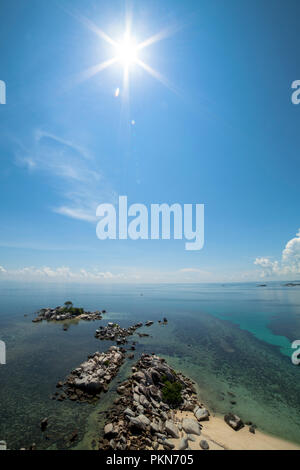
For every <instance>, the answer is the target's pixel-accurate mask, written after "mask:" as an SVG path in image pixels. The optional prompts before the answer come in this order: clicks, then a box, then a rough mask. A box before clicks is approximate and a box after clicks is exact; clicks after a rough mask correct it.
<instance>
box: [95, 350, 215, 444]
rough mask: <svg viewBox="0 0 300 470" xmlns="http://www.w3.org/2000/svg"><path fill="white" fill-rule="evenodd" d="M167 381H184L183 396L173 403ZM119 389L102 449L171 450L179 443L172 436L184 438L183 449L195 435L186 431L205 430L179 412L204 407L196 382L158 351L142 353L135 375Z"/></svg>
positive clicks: (182, 384) (110, 412) (108, 419)
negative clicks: (170, 363)
mask: <svg viewBox="0 0 300 470" xmlns="http://www.w3.org/2000/svg"><path fill="white" fill-rule="evenodd" d="M166 384H180V387H179V388H177V390H180V392H178V393H180V395H181V400H178V397H177V399H176V402H175V403H172V400H171V398H172V397H171V396H170V397H169V399H168V395H167V394H166V393H165V390H166ZM118 393H119V394H120V398H119V399H118V404H117V406H114V407H113V408H111V409H110V410H109V412H108V413H107V425H106V427H105V429H104V435H103V437H102V438H101V439H100V443H99V448H100V449H103V450H112V449H113V450H141V449H154V450H156V449H165V450H171V449H173V448H174V447H175V446H174V443H172V439H174V438H176V439H179V438H181V440H180V445H179V446H180V447H181V449H182V450H183V449H187V448H188V440H189V439H190V440H192V439H193V437H192V436H187V435H185V433H186V434H196V435H200V433H201V424H200V423H199V421H198V420H197V419H196V418H195V419H189V420H182V419H181V418H179V417H178V415H177V413H176V412H177V411H178V410H182V411H183V410H185V408H186V407H187V406H188V407H192V409H193V410H194V409H196V410H198V409H203V408H202V407H201V405H200V404H199V402H198V398H197V394H196V391H195V389H194V387H193V383H192V382H191V380H189V379H188V378H186V377H184V376H183V375H182V374H180V373H176V372H175V371H174V370H173V369H172V368H171V367H170V366H169V365H168V364H167V363H166V361H165V360H164V359H162V358H160V357H158V356H156V355H154V354H153V355H149V354H143V355H142V356H141V359H140V360H139V361H138V363H137V364H136V365H135V366H134V367H132V375H131V377H130V378H129V379H128V380H126V381H125V382H123V383H122V384H121V385H120V387H118ZM205 411H206V410H205ZM204 415H206V413H203V416H204ZM108 431H109V432H108Z"/></svg>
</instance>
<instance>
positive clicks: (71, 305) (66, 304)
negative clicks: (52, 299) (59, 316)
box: [65, 300, 73, 309]
mask: <svg viewBox="0 0 300 470" xmlns="http://www.w3.org/2000/svg"><path fill="white" fill-rule="evenodd" d="M65 307H66V308H67V309H70V308H71V307H73V302H71V301H70V300H67V302H65Z"/></svg>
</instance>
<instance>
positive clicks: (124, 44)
mask: <svg viewBox="0 0 300 470" xmlns="http://www.w3.org/2000/svg"><path fill="white" fill-rule="evenodd" d="M78 19H79V20H80V21H81V22H82V23H83V24H84V25H86V26H87V27H88V28H89V29H90V30H91V31H92V32H94V33H95V34H96V35H97V36H98V37H99V38H100V39H102V40H104V41H105V42H107V43H108V44H109V45H110V46H112V47H113V50H114V55H113V56H112V57H111V58H110V59H107V60H105V61H104V62H101V63H100V64H96V65H94V66H93V67H90V68H89V69H86V70H84V71H83V72H82V73H81V75H80V77H79V80H80V81H83V80H86V79H88V78H91V77H93V76H94V75H96V74H98V73H100V72H102V71H103V70H105V69H107V68H108V67H111V66H112V65H114V64H116V63H119V64H121V65H122V66H123V70H124V72H123V93H122V94H123V97H124V96H126V95H128V90H129V76H130V69H131V68H132V67H133V65H136V66H138V67H141V68H142V69H144V70H145V71H146V72H147V73H148V74H150V75H152V77H154V78H155V79H156V80H158V81H160V82H161V83H162V84H163V85H165V86H166V87H167V88H169V89H170V90H171V91H173V92H175V93H177V90H176V88H175V87H174V86H173V85H172V84H171V83H170V82H169V81H168V80H167V79H166V78H165V77H164V76H163V75H161V74H160V73H159V72H158V71H157V70H155V69H153V68H152V67H150V65H148V64H146V63H145V62H144V61H143V60H142V59H141V57H140V55H141V52H142V51H143V49H145V48H146V47H148V46H151V45H152V44H154V43H156V42H158V41H161V40H162V39H165V38H167V37H169V36H170V35H172V34H174V33H175V31H176V30H177V29H178V28H177V27H176V28H175V27H168V28H166V29H164V30H162V31H160V32H159V33H157V34H155V35H153V36H151V37H149V38H148V39H146V40H144V41H142V42H137V41H136V40H135V38H134V37H133V36H132V35H131V19H130V17H128V18H127V20H126V23H125V30H124V35H123V38H122V39H121V40H120V41H116V40H114V39H113V38H112V37H110V36H109V35H108V34H107V33H105V32H104V31H103V30H101V29H100V28H98V26H96V25H95V24H94V23H93V22H92V21H90V20H89V19H87V18H85V17H83V16H81V15H80V16H79V17H78ZM119 95H120V88H117V90H116V93H115V96H116V97H118V96H119Z"/></svg>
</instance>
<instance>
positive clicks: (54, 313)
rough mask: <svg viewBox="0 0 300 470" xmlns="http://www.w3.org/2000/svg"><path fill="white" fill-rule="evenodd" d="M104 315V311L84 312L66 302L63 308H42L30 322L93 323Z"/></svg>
mask: <svg viewBox="0 0 300 470" xmlns="http://www.w3.org/2000/svg"><path fill="white" fill-rule="evenodd" d="M105 313H106V310H102V311H100V310H96V311H95V312H90V311H85V310H84V309H83V308H82V307H74V305H73V302H71V301H67V302H65V304H64V305H63V306H58V307H56V308H49V307H48V308H42V309H41V310H39V311H38V312H37V316H36V318H34V319H33V320H32V322H33V323H39V322H42V321H48V322H51V321H54V322H63V321H66V320H75V319H77V320H85V321H95V320H102V315H104V314H105Z"/></svg>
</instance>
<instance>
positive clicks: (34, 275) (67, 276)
mask: <svg viewBox="0 0 300 470" xmlns="http://www.w3.org/2000/svg"><path fill="white" fill-rule="evenodd" d="M0 275H1V278H2V279H3V278H5V279H8V280H9V279H11V280H27V281H32V280H34V281H51V280H52V281H73V282H100V281H105V280H111V281H112V280H126V276H125V275H124V274H123V273H112V272H110V271H100V270H98V269H93V270H86V269H79V270H72V269H71V268H69V267H68V266H60V267H57V268H51V267H49V266H44V267H35V266H27V267H23V268H19V269H4V268H3V267H2V266H0ZM128 280H130V277H129V278H128Z"/></svg>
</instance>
